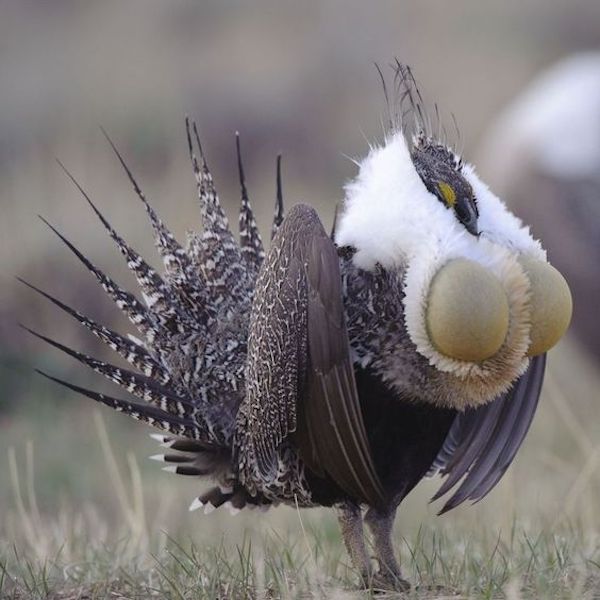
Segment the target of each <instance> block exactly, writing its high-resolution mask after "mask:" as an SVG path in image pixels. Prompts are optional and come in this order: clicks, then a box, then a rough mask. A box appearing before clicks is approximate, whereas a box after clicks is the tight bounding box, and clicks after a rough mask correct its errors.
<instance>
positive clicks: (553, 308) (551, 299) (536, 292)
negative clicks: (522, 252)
mask: <svg viewBox="0 0 600 600" xmlns="http://www.w3.org/2000/svg"><path fill="white" fill-rule="evenodd" d="M520 262H521V265H522V266H523V269H524V270H525V273H526V275H527V277H528V279H529V283H530V286H531V288H530V294H531V295H530V300H529V304H530V307H531V331H530V334H529V336H530V338H531V344H530V345H529V350H528V351H527V354H528V356H537V355H538V354H543V353H544V352H547V351H548V350H550V348H552V346H554V345H555V344H556V343H557V342H558V340H560V338H561V337H562V336H563V335H564V334H565V332H566V331H567V328H568V327H569V323H570V322H571V315H572V313H573V299H572V297H571V290H570V289H569V285H568V284H567V282H566V281H565V278H564V277H563V276H562V275H561V273H560V271H558V270H557V269H555V268H554V267H553V266H552V265H550V264H548V263H546V262H543V261H541V260H534V259H531V258H521V259H520Z"/></svg>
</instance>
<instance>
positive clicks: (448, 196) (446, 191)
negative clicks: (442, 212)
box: [438, 181, 456, 207]
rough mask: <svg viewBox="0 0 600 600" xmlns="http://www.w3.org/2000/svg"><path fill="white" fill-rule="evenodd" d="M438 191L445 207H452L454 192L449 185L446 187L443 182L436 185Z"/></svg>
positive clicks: (454, 200)
mask: <svg viewBox="0 0 600 600" xmlns="http://www.w3.org/2000/svg"><path fill="white" fill-rule="evenodd" d="M438 189H439V190H440V193H441V194H442V197H443V199H444V202H445V203H446V206H448V207H453V206H454V205H455V204H456V192H455V191H454V189H453V188H452V186H451V185H448V184H447V183H446V182H445V181H440V182H439V183H438Z"/></svg>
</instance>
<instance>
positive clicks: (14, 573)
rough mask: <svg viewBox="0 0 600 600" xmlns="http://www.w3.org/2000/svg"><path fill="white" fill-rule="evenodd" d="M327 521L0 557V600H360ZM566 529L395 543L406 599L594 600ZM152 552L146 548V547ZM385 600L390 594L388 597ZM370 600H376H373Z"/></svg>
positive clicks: (597, 560) (592, 555)
mask: <svg viewBox="0 0 600 600" xmlns="http://www.w3.org/2000/svg"><path fill="white" fill-rule="evenodd" d="M331 525H332V520H331V519H330V518H327V517H320V518H317V519H314V520H313V519H311V522H310V527H309V529H308V531H307V536H306V538H305V539H304V538H303V536H302V535H298V533H297V532H296V533H290V534H289V535H287V534H286V535H281V534H280V533H279V532H278V531H276V530H270V531H267V532H265V533H264V534H262V535H260V536H255V535H253V536H250V535H247V536H245V537H244V539H243V540H242V541H241V542H239V543H237V544H229V543H228V542H227V541H226V540H225V539H218V540H214V541H212V542H210V543H209V544H207V545H199V544H198V543H197V542H193V541H189V540H188V541H178V540H176V539H174V538H171V537H169V536H167V535H166V534H164V533H162V534H159V537H162V538H163V541H164V547H163V548H162V549H161V550H152V549H144V550H142V551H140V553H139V554H137V555H136V554H135V553H132V551H133V550H134V549H135V545H134V546H132V545H131V543H130V542H131V540H130V539H128V538H123V539H121V540H117V541H115V542H114V543H112V544H101V543H95V542H90V540H89V539H87V538H82V539H80V540H79V541H78V545H79V546H80V547H79V551H78V553H77V558H76V560H74V559H73V558H71V559H70V560H67V559H66V557H65V556H63V553H62V549H61V548H60V547H58V548H56V549H55V552H54V553H53V554H51V555H49V556H47V557H46V558H44V559H41V558H33V557H32V556H31V554H29V553H26V552H23V553H22V552H21V551H19V550H17V547H16V546H13V547H12V548H4V549H3V551H2V552H1V553H0V594H1V597H2V598H14V599H21V598H40V599H41V598H107V597H119V598H148V597H153V596H154V597H158V598H174V599H180V600H183V599H188V598H190V599H191V598H202V599H204V598H206V599H214V598H298V597H302V598H322V597H338V598H368V597H371V593H370V592H358V591H355V586H356V577H355V575H354V574H353V573H352V570H351V569H350V568H349V566H348V564H347V560H346V557H345V555H344V554H343V552H342V550H341V545H340V543H339V540H338V539H337V538H336V536H332V535H331V534H330V532H329V530H330V528H331ZM587 537H588V536H585V535H582V532H581V531H575V530H573V529H572V528H569V527H566V528H564V529H561V530H555V531H542V532H538V533H536V534H533V533H527V532H526V531H525V530H524V529H522V528H521V526H520V525H519V524H518V523H516V522H515V523H514V527H513V529H512V532H511V534H510V535H509V536H508V537H507V538H506V539H504V538H503V537H501V536H499V537H498V538H497V539H495V540H494V539H489V540H484V539H473V537H472V536H469V535H465V533H464V532H463V533H461V532H460V531H452V530H449V531H442V532H440V531H437V530H434V529H431V528H429V527H424V528H422V529H420V530H419V531H418V534H417V535H416V536H414V537H412V538H411V539H402V540H401V544H400V547H401V551H402V554H403V556H404V558H405V560H404V570H405V575H407V576H408V577H409V578H410V579H411V581H412V582H413V583H414V584H415V585H416V587H415V590H414V591H413V592H412V593H411V594H410V595H408V597H414V598H445V597H453V598H498V597H500V598H505V597H507V598H578V599H579V598H597V597H599V596H600V546H599V545H598V544H597V543H592V541H591V540H590V539H587ZM151 546H153V544H151ZM390 596H391V595H390ZM378 597H386V596H381V595H379V596H378Z"/></svg>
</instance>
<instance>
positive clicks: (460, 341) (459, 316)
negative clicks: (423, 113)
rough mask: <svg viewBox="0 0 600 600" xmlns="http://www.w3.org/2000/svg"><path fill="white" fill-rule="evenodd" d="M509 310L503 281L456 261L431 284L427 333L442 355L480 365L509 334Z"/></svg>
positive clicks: (473, 265) (472, 264) (476, 266)
mask: <svg viewBox="0 0 600 600" xmlns="http://www.w3.org/2000/svg"><path fill="white" fill-rule="evenodd" d="M508 320H509V308H508V299H507V297H506V293H505V291H504V288H503V287H502V284H501V283H500V281H499V280H498V279H497V278H496V277H495V276H494V275H493V274H492V273H490V272H489V271H488V270H487V269H485V268H484V267H483V266H481V265H480V264H478V263H476V262H474V261H471V260H467V259H462V258H460V259H455V260H452V261H450V262H449V263H447V264H446V265H444V266H443V267H442V268H441V269H440V270H439V271H438V272H437V273H436V275H435V276H434V278H433V281H432V282H431V287H430V291H429V298H428V302H427V316H426V322H427V330H428V333H429V337H430V340H431V343H432V344H433V345H434V347H435V348H436V350H438V351H439V352H440V353H442V354H444V355H446V356H449V357H450V358H455V359H458V360H464V361H468V362H481V361H483V360H485V359H487V358H490V357H491V356H493V355H494V354H496V352H498V350H500V348H501V346H502V344H503V343H504V340H505V338H506V334H507V332H508Z"/></svg>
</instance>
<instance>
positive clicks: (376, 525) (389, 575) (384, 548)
mask: <svg viewBox="0 0 600 600" xmlns="http://www.w3.org/2000/svg"><path fill="white" fill-rule="evenodd" d="M395 518H396V507H394V508H392V509H389V510H378V509H375V508H370V509H369V510H368V511H367V514H366V515H365V523H366V524H367V525H368V527H369V529H370V531H371V533H372V534H373V545H374V547H375V554H376V558H377V562H378V563H379V572H378V573H377V575H375V576H374V577H373V587H375V588H383V589H393V590H396V591H402V592H405V591H408V590H410V584H409V583H408V581H406V580H405V579H403V578H402V572H401V570H400V565H399V564H398V561H397V560H396V556H395V554H394V545H393V544H392V529H393V527H394V519H395Z"/></svg>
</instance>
